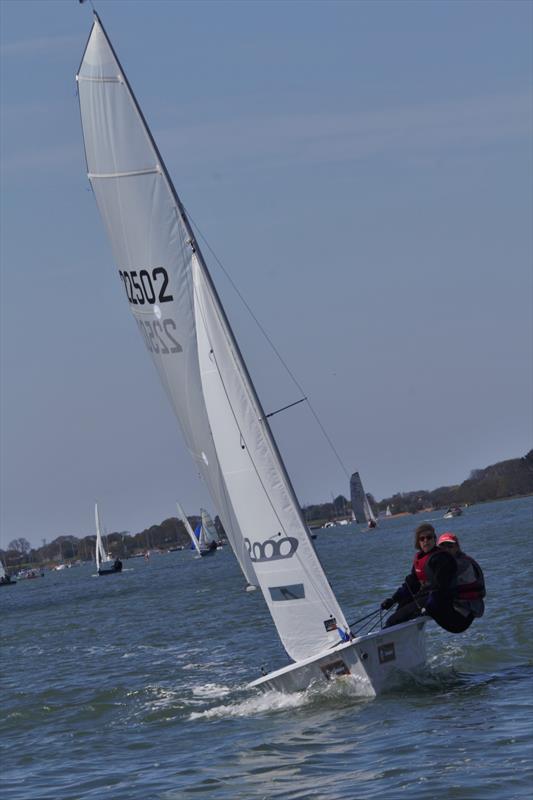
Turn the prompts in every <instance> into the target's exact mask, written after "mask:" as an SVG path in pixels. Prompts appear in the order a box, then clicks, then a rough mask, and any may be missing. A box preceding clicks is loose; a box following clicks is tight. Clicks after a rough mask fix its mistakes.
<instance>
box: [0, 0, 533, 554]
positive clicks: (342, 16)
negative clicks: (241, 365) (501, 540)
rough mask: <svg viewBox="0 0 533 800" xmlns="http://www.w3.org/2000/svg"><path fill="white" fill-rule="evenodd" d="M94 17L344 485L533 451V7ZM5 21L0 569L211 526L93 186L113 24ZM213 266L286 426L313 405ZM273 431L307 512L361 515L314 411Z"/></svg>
mask: <svg viewBox="0 0 533 800" xmlns="http://www.w3.org/2000/svg"><path fill="white" fill-rule="evenodd" d="M95 7H96V9H97V10H98V12H99V14H100V16H101V17H102V20H103V23H104V25H105V27H106V29H107V32H108V34H109V35H110V37H111V39H112V41H113V44H114V46H115V49H116V51H117V53H118V56H119V58H120V60H121V62H122V64H123V67H124V69H125V71H126V73H127V75H128V77H129V80H130V83H131V84H132V87H133V89H134V91H135V93H136V95H137V98H138V100H139V102H140V104H141V106H142V108H143V111H144V114H145V116H146V118H147V120H148V122H149V124H150V126H151V129H152V132H153V134H154V136H155V139H156V141H157V142H158V145H159V148H160V150H161V152H162V155H163V158H164V159H165V161H166V164H167V167H168V168H169V171H170V173H171V175H172V177H173V180H174V183H175V186H176V188H177V191H178V193H179V194H180V196H181V198H182V200H183V202H184V203H185V206H186V207H187V209H188V210H189V212H190V214H191V216H192V218H193V219H194V221H195V222H196V223H198V225H199V229H200V231H201V233H202V234H203V235H204V236H205V237H206V238H207V240H208V242H209V244H210V246H211V247H212V248H213V250H214V251H215V253H216V254H217V256H218V258H219V259H220V261H221V262H222V263H223V264H224V267H225V268H226V270H227V271H228V272H229V274H230V275H231V277H232V279H233V281H234V282H235V283H236V285H237V286H238V287H239V290H240V291H241V292H242V294H243V295H244V297H245V298H246V300H247V302H248V303H249V305H250V307H251V308H252V309H253V311H254V313H255V314H256V316H257V317H258V318H259V320H260V321H261V323H262V325H263V326H264V328H265V329H266V331H267V332H268V334H269V336H270V338H271V339H272V341H273V342H274V344H275V345H276V347H277V348H278V349H279V351H280V352H281V354H282V355H283V358H284V359H285V361H286V362H287V363H288V364H289V366H290V368H291V370H292V371H293V373H294V374H295V376H296V377H297V379H298V381H299V382H300V384H301V385H302V386H303V388H304V391H305V393H306V395H308V397H309V398H310V400H311V402H312V405H313V408H314V409H315V411H316V412H317V414H318V415H319V417H320V419H321V421H322V423H323V425H324V427H325V429H326V430H327V432H328V434H329V436H330V438H331V440H332V441H333V442H334V444H335V447H336V449H337V451H338V453H339V454H340V456H341V459H342V461H343V463H344V465H345V467H346V469H347V471H348V472H352V471H353V470H355V469H358V470H359V471H360V473H361V475H362V478H363V482H364V484H365V488H366V489H367V491H371V492H372V493H373V494H374V495H375V496H376V497H378V498H381V497H384V496H386V495H388V494H391V493H392V492H394V491H409V490H413V489H419V488H427V489H432V488H435V487H436V486H439V485H443V484H451V483H456V482H460V481H462V480H464V479H465V478H466V477H467V476H468V473H469V471H470V470H471V469H473V468H477V467H483V466H486V465H487V464H490V463H494V462H496V461H499V460H501V459H505V458H513V457H517V456H520V455H523V454H524V453H525V452H526V450H527V449H529V447H530V446H531V438H532V436H531V434H532V413H531V400H532V368H531V364H532V355H533V353H532V311H531V300H532V279H531V274H532V272H531V263H532V239H533V237H532V211H533V209H532V183H533V182H532V177H533V176H532V156H531V135H532V99H533V98H532V78H531V75H532V62H533V55H532V53H533V44H532V22H533V13H532V8H533V6H532V4H531V3H527V2H513V1H512V0H510V1H509V0H508V1H507V2H502V3H500V2H425V3H421V2H412V3H411V2H400V1H398V2H351V3H350V2H342V3H341V2H305V1H304V0H302V2H266V3H263V2H235V3H233V2H224V1H223V0H220V1H219V2H214V3H211V2H194V3H189V2H154V1H152V2H144V1H143V0H138V1H137V2H118V1H116V0H108V1H107V2H98V3H96V2H95ZM0 13H1V23H2V24H1V29H2V34H1V36H2V38H1V67H2V68H1V88H2V97H1V100H2V121H1V156H2V164H1V180H2V206H1V227H2V241H1V261H2V265H1V280H2V309H1V311H2V316H1V322H2V339H1V345H2V376H1V377H2V389H1V391H2V395H1V422H2V431H1V433H2V504H1V505H2V528H1V538H0V545H1V546H4V547H5V546H6V544H7V542H9V541H10V540H11V539H13V538H15V537H18V536H25V537H26V538H28V539H29V540H30V541H31V542H32V543H35V544H38V543H40V542H41V540H42V539H43V538H46V539H47V540H48V541H50V540H51V539H53V538H54V537H55V536H58V535H61V534H74V535H86V534H89V533H92V532H93V516H92V514H93V503H94V501H95V500H96V499H98V500H99V502H100V506H101V509H102V514H103V517H104V520H105V524H106V526H107V528H108V529H111V530H115V529H116V530H129V531H131V532H137V531H139V530H142V529H143V528H144V527H145V526H147V525H150V524H153V523H156V522H160V521H161V520H163V519H165V518H166V517H168V516H171V515H174V514H175V505H174V503H175V500H179V501H180V502H181V504H182V505H183V506H184V507H185V509H186V511H187V512H188V513H190V514H192V513H195V512H197V510H198V507H199V505H201V504H202V505H206V506H207V507H209V508H211V509H212V506H211V503H210V501H209V499H208V497H207V496H206V492H205V488H204V487H203V485H202V484H201V483H200V481H199V479H198V477H197V475H196V474H195V472H194V469H193V467H192V463H191V462H190V460H189V457H188V455H187V454H186V452H185V448H184V445H183V443H182V440H181V435H180V433H179V429H178V426H177V423H176V422H175V420H174V417H173V416H172V413H171V411H170V408H169V407H168V404H167V401H166V398H165V396H164V394H163V391H162V389H161V388H160V386H159V383H158V379H157V376H156V373H155V370H154V368H153V366H152V364H151V362H150V360H149V357H148V354H147V353H146V351H145V349H144V345H143V343H142V342H141V340H140V337H139V334H138V332H137V330H136V327H135V325H134V322H133V320H132V319H131V317H130V314H129V311H128V308H127V304H126V301H125V298H124V296H123V292H122V288H121V285H120V283H119V278H118V276H117V271H116V269H115V267H114V265H113V264H112V258H111V252H110V249H109V246H108V243H107V241H106V238H105V233H104V230H103V226H102V224H101V222H100V219H99V217H98V213H97V209H96V204H95V202H94V198H93V197H92V194H91V192H90V190H89V185H88V181H87V179H86V176H85V161H84V155H83V147H82V140H81V130H80V123H79V111H78V103H77V99H76V96H75V92H76V87H75V80H74V75H75V73H76V70H77V67H78V65H79V61H80V58H81V55H82V51H83V48H84V45H85V42H86V38H87V36H88V33H89V29H90V26H91V8H90V5H89V4H88V3H85V4H84V5H83V6H80V5H79V4H78V3H77V2H74V0H72V2H70V0H63V2H47V0H39V1H38V2H29V1H28V2H25V1H24V0H17V2H12V1H11V0H3V2H2V3H1V4H0ZM206 255H208V251H207V250H206ZM208 260H209V258H208ZM211 264H212V274H213V277H214V279H215V282H216V283H217V286H218V287H219V290H220V292H221V294H222V297H223V299H224V302H225V305H226V307H227V310H228V313H229V316H230V319H231V320H232V323H233V324H234V327H235V329H236V332H237V336H238V338H239V341H240V343H241V345H242V349H243V351H244V354H245V357H246V358H247V362H248V365H249V367H250V370H251V372H252V375H253V377H254V379H255V381H256V383H257V388H258V391H259V394H260V396H261V398H262V400H263V405H264V406H265V409H266V410H267V411H270V410H274V409H275V408H278V407H280V406H283V405H285V404H287V403H290V402H292V401H294V400H296V399H299V397H300V396H301V394H300V392H299V390H298V388H297V387H296V386H295V385H294V384H293V383H291V381H290V380H289V379H288V377H287V375H286V373H284V371H283V370H282V369H281V368H280V366H279V363H278V362H277V361H276V359H274V358H273V357H272V355H271V353H270V351H269V349H268V348H267V347H266V346H265V343H264V341H263V340H262V338H261V336H260V335H259V334H258V331H257V328H256V327H255V326H254V325H253V324H252V323H251V320H250V318H249V316H248V315H247V314H246V313H245V312H244V311H243V308H242V305H241V304H240V302H239V301H238V298H237V297H236V295H235V293H234V292H233V291H232V289H231V287H230V286H229V284H228V281H227V280H226V278H225V276H224V274H223V273H222V272H221V270H220V269H219V268H218V266H217V265H216V263H215V262H213V261H211ZM273 429H274V433H275V435H276V437H277V440H278V443H279V445H280V447H281V450H282V452H283V453H284V456H285V458H286V463H287V466H288V469H289V472H290V474H291V477H292V479H293V482H294V485H295V488H296V491H297V494H298V496H299V498H300V500H301V502H302V503H309V502H324V501H326V500H328V499H330V498H331V494H332V493H333V494H335V495H337V494H339V493H344V494H346V495H348V491H349V489H348V478H347V477H346V475H345V474H344V472H343V470H342V469H341V467H340V465H339V463H338V462H337V460H336V458H335V457H334V455H333V454H332V453H331V451H330V449H329V448H328V446H327V444H326V442H325V440H324V438H323V437H322V434H321V432H320V430H319V429H318V428H317V426H316V425H315V424H314V422H313V419H312V415H311V414H310V412H309V410H308V409H306V408H305V406H304V405H301V406H298V407H297V408H295V409H292V410H290V411H288V412H286V413H284V414H282V415H279V416H278V417H276V418H275V419H274V424H273ZM212 510H213V509H212Z"/></svg>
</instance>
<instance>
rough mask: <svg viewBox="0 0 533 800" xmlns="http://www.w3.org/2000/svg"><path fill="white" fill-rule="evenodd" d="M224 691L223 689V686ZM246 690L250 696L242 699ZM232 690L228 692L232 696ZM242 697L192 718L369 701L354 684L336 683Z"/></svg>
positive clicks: (247, 714) (196, 714) (241, 691)
mask: <svg viewBox="0 0 533 800" xmlns="http://www.w3.org/2000/svg"><path fill="white" fill-rule="evenodd" d="M219 688H220V687H219ZM244 691H246V696H245V697H242V694H243V692H244ZM230 692H231V690H229V689H228V691H227V693H228V694H229V693H230ZM195 694H196V695H197V696H200V695H201V696H203V697H206V694H205V693H203V692H202V693H200V692H199V691H196V692H195ZM239 694H240V695H241V696H240V697H239V698H238V699H236V700H235V701H234V702H230V703H225V704H223V705H216V706H212V707H211V708H208V709H205V710H204V711H194V712H192V713H191V715H190V716H189V719H191V720H194V719H220V718H225V717H253V716H257V715H258V714H265V713H272V712H278V711H287V710H292V709H297V708H304V707H312V706H317V705H319V706H324V705H327V706H328V707H330V708H331V707H333V708H334V707H337V706H339V707H343V708H345V707H346V705H349V704H352V703H353V704H356V703H362V702H368V700H369V699H371V698H368V697H362V696H361V695H360V694H358V690H357V687H356V685H355V684H354V683H353V681H350V680H336V681H331V683H322V682H319V683H315V684H311V685H310V686H309V688H307V689H305V690H303V691H299V692H278V691H276V690H275V689H270V690H268V691H258V690H253V694H252V695H250V693H249V690H242V689H240V690H239Z"/></svg>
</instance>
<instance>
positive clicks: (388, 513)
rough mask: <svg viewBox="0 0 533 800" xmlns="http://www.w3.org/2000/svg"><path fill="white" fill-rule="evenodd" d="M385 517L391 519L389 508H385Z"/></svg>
mask: <svg viewBox="0 0 533 800" xmlns="http://www.w3.org/2000/svg"><path fill="white" fill-rule="evenodd" d="M385 516H386V517H392V511H391V510H390V506H387V508H386V509H385Z"/></svg>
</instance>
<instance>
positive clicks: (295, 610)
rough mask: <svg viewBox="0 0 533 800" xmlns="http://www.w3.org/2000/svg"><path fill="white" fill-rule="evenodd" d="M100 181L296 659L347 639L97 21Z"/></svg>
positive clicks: (214, 481) (213, 483)
mask: <svg viewBox="0 0 533 800" xmlns="http://www.w3.org/2000/svg"><path fill="white" fill-rule="evenodd" d="M78 86H79V98H80V107H81V118H82V125H83V133H84V142H85V150H86V157H87V166H88V175H89V179H90V181H91V185H92V187H93V190H94V194H95V197H96V201H97V204H98V207H99V210H100V213H101V215H102V218H103V220H104V223H105V226H106V229H107V232H108V235H109V238H110V241H111V244H112V248H113V253H114V258H115V261H116V263H117V265H118V267H119V275H120V278H121V280H122V282H123V285H124V289H125V292H126V294H127V297H128V302H129V304H130V308H131V311H132V313H133V316H134V318H135V320H136V323H137V325H138V327H139V330H140V332H141V335H142V336H143V338H144V340H145V343H146V346H147V348H148V350H149V351H150V353H151V355H152V358H153V360H154V362H155V364H156V367H157V370H158V372H159V375H160V378H161V381H162V383H163V386H164V387H165V390H166V392H167V394H168V396H169V399H170V402H171V404H172V406H173V408H174V411H175V413H176V416H177V417H178V419H179V421H180V425H181V428H182V431H183V435H184V438H185V441H186V443H187V446H188V448H189V451H190V452H191V455H192V457H193V459H194V462H195V464H196V466H197V467H198V468H199V469H200V471H201V473H202V475H203V477H204V479H205V481H206V483H207V485H208V488H209V491H210V493H211V497H212V499H213V502H214V504H215V507H216V509H217V512H218V514H219V516H220V518H221V520H222V524H223V526H224V529H225V531H226V534H227V537H228V540H229V541H230V544H231V545H232V547H233V549H234V551H235V554H236V556H237V558H238V560H239V563H240V565H241V567H242V569H243V572H244V574H245V576H246V578H247V580H248V582H249V583H251V584H256V585H257V584H259V585H260V587H261V589H262V592H263V595H264V597H265V600H266V602H267V604H268V607H269V609H270V612H271V614H272V617H273V619H274V622H275V624H276V627H277V630H278V633H279V635H280V638H281V640H282V642H283V644H284V646H285V649H286V650H287V652H288V654H289V655H290V656H291V657H292V658H293V659H295V660H300V659H304V658H307V657H309V656H312V655H314V654H317V653H319V652H321V651H323V650H324V649H326V648H328V647H331V646H333V645H335V644H337V643H338V642H339V637H340V638H341V639H342V638H344V637H345V635H346V634H345V631H346V630H347V624H346V620H345V618H344V615H343V613H342V611H341V609H340V607H339V605H338V602H337V600H336V598H335V595H334V594H333V591H332V589H331V587H330V585H329V583H328V581H327V578H326V576H325V575H324V572H323V570H322V567H321V565H320V562H319V560H318V557H317V555H316V553H315V550H314V547H313V545H312V542H311V540H310V537H309V535H308V531H307V526H306V524H305V521H304V519H303V515H302V512H301V509H300V507H299V505H298V503H297V500H296V497H295V494H294V490H293V488H292V485H291V483H290V480H289V477H288V475H287V473H286V470H285V467H284V465H283V462H282V460H281V456H280V454H279V452H278V449H277V446H276V444H275V442H274V439H273V437H272V434H271V432H270V428H269V426H268V422H267V420H266V418H265V414H264V412H263V410H262V408H261V405H260V403H259V400H258V398H257V395H256V393H255V390H254V387H253V385H252V383H251V380H250V377H249V375H248V371H247V369H246V366H245V364H244V362H243V359H242V356H241V354H240V351H239V348H238V346H237V343H236V341H235V338H234V336H233V333H232V331H231V328H230V326H229V323H228V320H227V318H226V315H225V313H224V311H223V309H222V306H221V304H220V301H219V299H218V295H217V293H216V290H215V288H214V285H213V283H212V280H211V277H210V275H209V273H208V270H207V267H206V265H205V262H204V260H203V257H202V255H201V252H200V250H199V247H198V243H197V242H196V239H195V237H194V234H193V232H192V229H191V226H190V223H189V221H188V219H187V216H186V214H185V211H184V209H183V206H182V204H181V202H180V200H179V198H178V196H177V194H176V192H175V190H174V187H173V186H172V183H171V181H170V178H169V176H168V173H167V171H166V169H165V166H164V164H163V162H162V159H161V157H160V155H159V152H158V151H157V148H156V146H155V143H154V141H153V139H152V136H151V134H150V132H149V130H148V128H147V126H146V123H145V121H144V118H143V116H142V113H141V111H140V109H139V107H138V105H137V102H136V100H135V98H134V96H133V93H132V92H131V89H130V87H129V85H128V83H127V80H126V78H125V76H124V72H123V70H122V68H121V66H120V64H119V62H118V60H117V58H116V56H115V54H114V51H113V49H112V47H111V45H110V43H109V40H108V39H107V36H106V34H105V32H104V30H103V28H102V26H101V23H100V21H99V19H98V17H97V16H96V15H95V21H94V24H93V28H92V31H91V34H90V37H89V41H88V43H87V47H86V50H85V53H84V56H83V60H82V63H81V66H80V70H79V74H78Z"/></svg>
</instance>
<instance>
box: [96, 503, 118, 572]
mask: <svg viewBox="0 0 533 800" xmlns="http://www.w3.org/2000/svg"><path fill="white" fill-rule="evenodd" d="M94 521H95V524H96V549H95V561H96V570H97V572H98V574H99V575H113V574H114V573H116V572H122V561H120V559H118V558H117V559H115V560H113V559H112V558H111V556H110V555H109V553H106V550H105V547H104V543H103V540H102V531H101V526H100V515H99V513H98V503H95V504H94Z"/></svg>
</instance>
